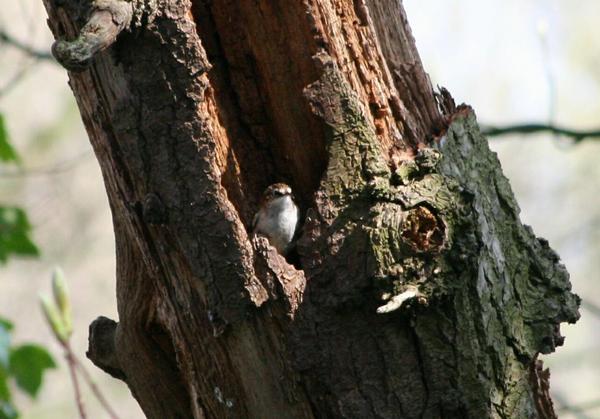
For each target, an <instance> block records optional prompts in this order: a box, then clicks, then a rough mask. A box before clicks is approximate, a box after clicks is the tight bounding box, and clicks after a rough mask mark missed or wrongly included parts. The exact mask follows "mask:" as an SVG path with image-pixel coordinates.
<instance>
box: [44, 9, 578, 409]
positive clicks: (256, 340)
mask: <svg viewBox="0 0 600 419" xmlns="http://www.w3.org/2000/svg"><path fill="white" fill-rule="evenodd" d="M44 3H45V5H46V8H47V10H48V13H49V18H50V19H49V23H50V27H51V29H52V31H53V33H54V35H55V36H56V38H57V39H58V40H59V41H58V42H59V44H57V45H76V44H77V43H80V42H81V40H82V39H83V40H84V41H85V39H87V38H86V36H87V35H86V33H88V32H90V27H91V23H90V22H92V21H93V22H94V25H99V26H100V28H98V30H94V31H92V32H94V33H95V34H101V35H102V36H101V38H102V41H101V42H95V41H94V45H101V46H100V47H94V48H88V49H87V50H86V51H88V52H87V53H86V54H84V55H85V59H82V60H78V63H79V62H84V63H85V64H89V67H87V69H84V70H83V71H81V72H78V73H75V72H71V73H70V74H69V76H70V84H71V87H72V89H73V92H74V94H75V97H76V99H77V102H78V105H79V108H80V111H81V115H82V118H83V121H84V123H85V125H86V128H87V130H88V133H89V136H90V140H91V142H92V145H93V147H94V150H95V152H96V156H97V158H98V161H99V163H100V167H101V169H102V173H103V176H104V181H105V184H106V189H107V194H108V197H109V201H110V204H111V209H112V213H113V220H114V228H115V239H116V248H117V301H118V307H119V322H118V323H115V322H112V321H110V320H109V319H98V320H97V321H96V322H94V323H93V324H92V326H91V328H90V349H89V352H88V356H89V357H90V359H91V360H92V361H93V362H94V363H96V365H98V366H99V367H100V368H102V369H103V370H105V371H106V372H108V373H109V374H111V375H113V376H115V377H117V378H120V379H122V380H124V381H125V382H126V383H127V385H128V386H129V388H130V389H131V391H132V394H133V395H134V397H136V399H137V400H138V401H139V403H140V405H141V406H142V409H143V410H144V412H145V413H146V415H147V416H148V417H149V418H167V417H168V418H172V417H181V418H192V417H193V418H205V417H209V418H228V417H231V418H261V419H263V418H281V417H289V418H315V417H345V418H371V417H372V418H398V417H402V418H417V417H436V418H437V417H444V418H454V417H461V418H462V417H474V418H480V417H498V418H504V417H545V416H544V415H547V412H548V411H551V408H552V406H551V403H548V400H546V401H544V402H541V401H540V400H542V398H546V399H547V391H545V390H544V391H540V390H539V389H540V384H539V380H534V379H533V378H532V377H533V375H532V374H533V373H532V371H537V370H536V369H532V368H533V367H532V365H534V364H535V362H536V357H537V354H538V353H549V352H551V351H553V350H554V349H555V347H556V346H558V345H560V344H562V338H561V337H560V334H559V331H558V327H559V325H560V323H561V322H573V321H575V320H576V319H577V317H578V313H577V306H578V303H579V300H578V297H576V296H575V295H574V294H572V293H571V292H570V284H569V281H568V274H567V273H566V270H565V268H564V266H562V265H561V264H560V262H559V258H558V256H557V255H556V254H555V253H554V252H553V251H552V250H551V249H550V247H549V246H548V243H547V242H546V241H544V240H543V239H539V238H536V237H535V235H534V234H533V233H532V232H531V230H530V229H529V228H528V227H526V226H523V225H522V224H521V222H520V220H519V217H518V212H519V210H518V206H517V204H516V202H515V201H514V197H513V194H512V191H511V190H510V186H509V185H508V182H507V180H506V179H505V178H504V177H503V175H502V173H501V170H500V165H499V163H498V161H497V159H496V157H495V155H494V154H493V153H492V152H491V151H490V150H489V149H488V147H487V143H486V140H485V139H484V138H483V137H482V136H481V134H480V133H479V128H478V126H477V123H476V121H475V116H474V114H473V112H472V110H470V109H469V108H466V107H461V108H459V109H456V108H455V106H454V104H453V101H452V99H451V97H450V95H449V94H448V93H447V92H446V91H442V92H441V93H440V94H438V95H435V94H434V93H433V90H432V89H431V86H430V83H429V80H428V77H427V75H426V73H425V72H424V70H423V68H422V65H421V62H420V60H419V57H418V54H417V51H416V48H415V46H414V41H413V39H412V36H411V35H410V30H409V28H408V24H407V21H406V16H405V13H404V10H403V8H402V5H401V3H400V2H398V1H393V0H381V1H373V0H355V1H350V0H304V1H302V2H289V1H284V0H275V1H273V0H258V1H250V0H224V1H209V0H194V1H188V0H156V1H149V0H148V1H141V0H140V1H134V2H131V3H127V5H126V6H127V7H130V6H131V17H130V18H129V19H130V20H129V21H127V19H125V20H123V19H115V18H114V16H113V15H110V16H113V17H111V18H110V19H107V18H106V17H107V16H108V15H107V14H106V13H107V12H106V10H113V9H110V7H112V6H117V5H119V4H121V5H123V3H126V2H123V1H117V0H103V2H102V4H105V3H106V5H108V6H106V7H107V8H104V9H102V10H100V9H99V8H98V5H99V4H100V2H98V1H97V2H95V3H94V5H95V7H96V8H95V9H94V8H92V13H91V14H85V15H84V17H83V18H81V19H79V18H78V16H79V15H80V13H79V11H78V8H77V7H76V5H74V4H73V3H72V2H70V1H64V0H63V1H58V0H44ZM109 3H110V4H109ZM109 6H110V7H109ZM109 14H110V13H109ZM99 16H100V17H102V19H99V20H98V17H99ZM94 19H96V20H94ZM72 40H75V41H72ZM61 42H62V43H63V44H61ZM64 42H67V44H64ZM73 42H74V43H73ZM86 45H87V44H86ZM55 49H56V48H55ZM92 55H93V59H91V58H90V57H91V56H92ZM68 67H69V68H72V66H68ZM76 67H77V69H79V67H80V66H79V65H77V66H76ZM275 181H286V182H287V183H289V184H291V185H292V187H293V189H294V190H295V191H296V192H297V194H298V195H299V198H300V204H301V207H302V209H303V210H305V212H306V217H305V220H304V225H303V227H302V232H301V237H300V239H299V241H298V243H297V249H296V252H293V254H292V255H291V256H290V257H289V258H288V260H286V259H285V258H284V257H283V256H281V255H279V254H277V253H276V251H275V250H274V249H273V248H272V247H270V246H269V244H268V242H267V241H266V240H265V239H263V238H260V237H258V238H252V237H250V236H249V225H250V221H251V219H252V215H253V214H254V212H255V211H256V209H257V205H258V199H259V197H260V193H261V191H262V189H263V188H264V187H265V186H266V185H268V184H270V183H273V182H275ZM536 377H539V374H538V375H537V376H536ZM544 385H545V384H544ZM536 409H537V410H536ZM548 409H550V410H548Z"/></svg>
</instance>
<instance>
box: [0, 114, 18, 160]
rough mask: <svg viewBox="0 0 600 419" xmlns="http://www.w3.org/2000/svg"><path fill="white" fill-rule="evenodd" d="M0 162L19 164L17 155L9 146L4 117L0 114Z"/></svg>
mask: <svg viewBox="0 0 600 419" xmlns="http://www.w3.org/2000/svg"><path fill="white" fill-rule="evenodd" d="M0 160H2V161H5V162H10V161H13V162H15V163H19V162H20V158H19V155H18V154H17V152H16V151H15V149H14V148H13V146H12V145H10V142H9V139H8V131H7V130H6V124H5V123H4V116H2V114H0Z"/></svg>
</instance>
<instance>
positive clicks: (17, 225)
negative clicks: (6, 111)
mask: <svg viewBox="0 0 600 419" xmlns="http://www.w3.org/2000/svg"><path fill="white" fill-rule="evenodd" d="M0 161H2V162H5V163H20V159H19V155H18V154H17V152H16V151H15V149H14V148H13V147H12V145H11V144H10V141H9V136H8V133H7V130H6V124H5V122H4V118H3V116H2V114H0ZM30 234H31V224H30V223H29V219H28V217H27V213H26V212H25V211H24V210H23V209H21V208H18V207H11V206H2V205H0V264H3V263H6V262H7V261H8V258H9V257H10V256H15V255H19V256H38V255H39V250H38V248H37V246H36V245H35V243H33V241H32V240H31V237H30ZM13 329H14V325H13V323H12V322H10V321H9V320H7V319H4V318H2V317H0V419H15V418H18V417H19V412H18V411H17V409H16V408H15V406H14V404H13V401H12V391H11V383H14V386H16V387H17V388H18V389H20V390H21V391H23V392H24V393H26V394H28V395H29V396H30V397H32V398H35V397H36V396H37V394H38V392H39V390H40V387H41V385H42V381H43V377H44V372H45V371H46V370H47V369H49V368H55V367H56V363H55V362H54V359H53V358H52V356H51V355H50V354H49V353H48V351H47V350H46V349H45V348H44V347H42V346H39V345H35V344H31V343H27V344H23V345H18V346H14V345H13V344H12V339H11V333H12V330H13Z"/></svg>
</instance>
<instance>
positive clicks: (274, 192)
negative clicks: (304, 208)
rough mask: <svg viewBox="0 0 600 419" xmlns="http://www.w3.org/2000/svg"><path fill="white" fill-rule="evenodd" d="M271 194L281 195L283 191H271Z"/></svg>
mask: <svg viewBox="0 0 600 419" xmlns="http://www.w3.org/2000/svg"><path fill="white" fill-rule="evenodd" d="M273 195H275V196H283V192H281V191H273Z"/></svg>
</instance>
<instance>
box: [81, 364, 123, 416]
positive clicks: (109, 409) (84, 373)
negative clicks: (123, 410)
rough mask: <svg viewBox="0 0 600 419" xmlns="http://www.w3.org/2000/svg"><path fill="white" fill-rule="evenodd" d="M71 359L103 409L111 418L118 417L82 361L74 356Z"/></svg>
mask: <svg viewBox="0 0 600 419" xmlns="http://www.w3.org/2000/svg"><path fill="white" fill-rule="evenodd" d="M73 361H74V362H75V366H76V367H77V368H78V369H79V372H80V373H81V375H82V376H83V379H84V380H85V381H86V383H87V384H88V386H89V387H90V390H92V393H94V396H96V398H97V399H98V401H99V402H100V404H101V405H102V407H103V408H104V410H106V412H107V413H108V415H109V416H110V417H111V418H112V419H119V417H118V416H117V414H116V413H115V411H114V410H113V409H112V407H111V406H110V405H109V404H108V400H107V399H106V397H104V394H102V392H101V391H100V388H99V387H98V386H97V385H96V382H95V381H94V379H93V378H92V376H91V375H90V373H89V372H88V370H87V369H86V368H85V366H84V365H83V363H82V362H81V361H80V360H79V359H78V358H77V357H75V356H73Z"/></svg>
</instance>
